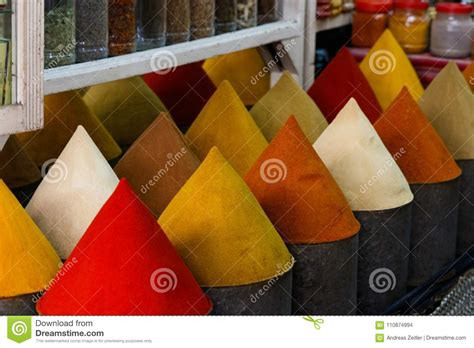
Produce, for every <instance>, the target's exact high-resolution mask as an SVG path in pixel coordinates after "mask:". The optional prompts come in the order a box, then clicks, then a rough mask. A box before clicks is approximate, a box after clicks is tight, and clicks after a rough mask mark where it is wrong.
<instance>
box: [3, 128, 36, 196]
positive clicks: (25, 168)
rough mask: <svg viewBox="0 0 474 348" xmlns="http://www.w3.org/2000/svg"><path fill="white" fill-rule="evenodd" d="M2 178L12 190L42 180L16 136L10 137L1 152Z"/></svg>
mask: <svg viewBox="0 0 474 348" xmlns="http://www.w3.org/2000/svg"><path fill="white" fill-rule="evenodd" d="M0 178H2V179H3V180H4V181H5V183H6V184H7V186H8V187H10V188H16V187H21V186H26V185H29V184H32V183H34V182H37V181H39V180H40V179H41V173H40V171H39V170H38V167H37V166H36V164H35V163H34V162H33V160H32V159H31V158H30V156H28V154H27V153H26V151H24V150H23V148H22V147H21V145H20V144H19V142H18V139H17V137H16V135H10V137H9V138H8V140H7V142H6V144H5V146H4V148H3V150H1V151H0Z"/></svg>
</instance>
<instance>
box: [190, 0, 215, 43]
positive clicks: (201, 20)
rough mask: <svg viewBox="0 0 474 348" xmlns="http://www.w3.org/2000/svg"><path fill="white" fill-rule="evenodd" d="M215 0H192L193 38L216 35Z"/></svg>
mask: <svg viewBox="0 0 474 348" xmlns="http://www.w3.org/2000/svg"><path fill="white" fill-rule="evenodd" d="M215 11H216V2H215V0H191V38H192V39H193V40H196V39H201V38H203V37H209V36H213V35H214V13H215Z"/></svg>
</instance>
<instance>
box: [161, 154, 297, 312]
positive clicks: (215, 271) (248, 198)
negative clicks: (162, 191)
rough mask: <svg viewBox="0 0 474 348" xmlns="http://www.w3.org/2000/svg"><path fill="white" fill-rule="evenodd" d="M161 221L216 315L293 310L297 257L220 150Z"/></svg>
mask: <svg viewBox="0 0 474 348" xmlns="http://www.w3.org/2000/svg"><path fill="white" fill-rule="evenodd" d="M159 223H160V225H161V226H162V227H163V230H164V231H165V233H166V234H167V235H168V237H169V238H170V240H171V242H172V243H173V245H174V246H175V247H176V249H177V250H178V252H179V254H180V255H181V257H183V259H184V261H185V262H186V264H187V265H188V267H189V268H190V270H191V272H193V274H194V276H195V277H196V279H197V280H198V282H199V284H200V285H201V286H202V287H204V288H206V294H207V295H208V296H209V297H210V298H211V299H212V301H213V303H214V312H213V313H215V314H289V313H290V312H291V298H290V297H289V295H288V294H289V293H291V290H290V289H291V268H292V267H293V258H292V256H291V255H290V253H289V252H288V250H287V248H286V247H285V244H284V243H283V241H282V239H281V238H280V236H279V235H278V232H277V231H276V230H275V228H274V227H273V225H272V224H271V222H270V220H269V219H268V218H267V216H266V215H265V213H264V211H263V209H262V208H261V207H260V205H259V203H258V201H257V200H256V198H255V197H254V195H253V194H252V193H251V192H250V190H249V188H248V187H247V185H246V184H245V182H244V181H243V179H242V178H241V177H240V176H239V174H238V173H237V172H236V171H235V170H234V169H233V168H232V166H231V165H230V164H229V163H228V162H227V161H226V160H225V159H224V157H223V156H222V155H221V153H220V152H219V150H218V149H217V148H215V147H214V148H212V149H211V151H210V152H209V154H208V155H207V157H206V158H205V160H204V161H203V162H202V164H201V165H200V167H199V168H198V169H197V170H196V171H195V172H194V174H193V175H192V176H191V178H190V179H189V180H188V181H187V182H186V184H185V185H184V186H183V187H182V188H181V190H180V191H179V192H178V194H177V195H176V196H175V197H174V198H173V200H172V201H171V203H170V204H169V205H168V207H167V208H166V209H165V211H164V212H163V214H162V215H161V216H160V218H159ZM269 284H270V285H269ZM264 285H265V286H266V287H268V291H267V292H266V293H265V295H264V296H262V295H261V294H259V289H261V288H262V286H264ZM288 290H290V291H289V292H288V293H286V291H288Z"/></svg>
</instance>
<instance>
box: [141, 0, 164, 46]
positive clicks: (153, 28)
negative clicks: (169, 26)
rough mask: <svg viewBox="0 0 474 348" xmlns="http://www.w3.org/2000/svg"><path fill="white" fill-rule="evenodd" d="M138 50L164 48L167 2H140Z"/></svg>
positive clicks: (148, 0)
mask: <svg viewBox="0 0 474 348" xmlns="http://www.w3.org/2000/svg"><path fill="white" fill-rule="evenodd" d="M136 17H137V50H138V51H145V50H149V49H152V48H157V47H162V46H164V45H165V43H166V0H138V3H137V15H136Z"/></svg>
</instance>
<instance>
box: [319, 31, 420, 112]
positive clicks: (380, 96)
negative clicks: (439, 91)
mask: <svg viewBox="0 0 474 348" xmlns="http://www.w3.org/2000/svg"><path fill="white" fill-rule="evenodd" d="M360 69H361V70H362V73H363V74H364V75H365V77H366V78H367V81H369V84H370V87H372V89H373V91H374V93H375V96H376V97H377V100H378V101H379V103H380V106H381V107H382V109H383V110H386V109H387V108H388V107H389V106H390V104H391V103H392V102H393V101H394V100H395V98H396V97H397V96H398V94H399V93H400V92H401V90H402V88H403V87H404V86H406V87H407V88H408V90H409V91H410V94H411V95H412V97H413V98H414V99H415V100H418V99H420V97H421V95H422V94H423V86H422V85H421V82H420V80H419V79H418V75H417V74H416V72H415V69H413V66H412V65H411V63H410V60H409V59H408V57H407V55H406V54H405V52H404V51H403V49H402V48H401V47H400V44H399V43H398V42H397V40H396V39H395V37H394V36H393V34H392V33H391V32H390V30H388V29H387V30H385V31H384V33H383V34H382V35H381V36H380V37H379V39H378V40H377V42H376V43H375V44H374V46H373V47H372V48H371V49H370V51H369V53H367V55H366V56H365V58H364V60H363V61H362V63H360ZM328 88H337V86H331V87H330V86H328Z"/></svg>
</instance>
